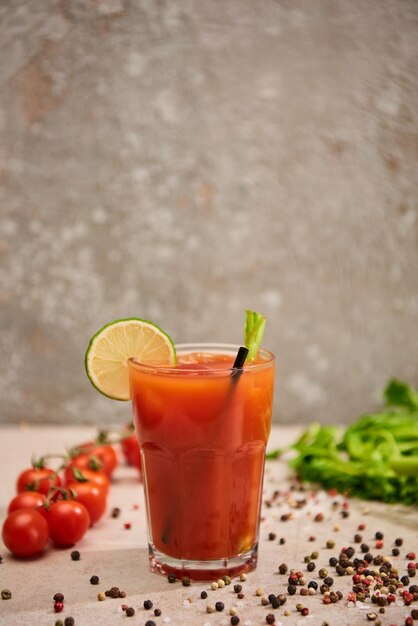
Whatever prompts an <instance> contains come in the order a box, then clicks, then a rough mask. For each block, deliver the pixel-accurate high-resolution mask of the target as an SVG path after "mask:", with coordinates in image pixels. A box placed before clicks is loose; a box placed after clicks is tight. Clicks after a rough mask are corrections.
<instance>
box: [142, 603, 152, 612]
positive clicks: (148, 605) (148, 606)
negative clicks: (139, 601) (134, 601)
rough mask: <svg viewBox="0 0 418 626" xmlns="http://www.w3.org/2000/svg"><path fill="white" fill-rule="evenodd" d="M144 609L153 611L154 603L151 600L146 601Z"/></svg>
mask: <svg viewBox="0 0 418 626" xmlns="http://www.w3.org/2000/svg"><path fill="white" fill-rule="evenodd" d="M143 606H144V609H146V610H147V611H149V610H150V609H152V607H153V606H154V605H153V603H152V602H151V600H144V605H143Z"/></svg>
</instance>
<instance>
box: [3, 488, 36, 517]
mask: <svg viewBox="0 0 418 626" xmlns="http://www.w3.org/2000/svg"><path fill="white" fill-rule="evenodd" d="M45 500H46V498H45V496H44V494H43V493H39V492H38V491H22V493H19V494H18V495H17V496H15V497H14V498H13V500H11V502H10V504H9V508H8V509H7V513H12V512H13V511H17V510H18V509H38V508H39V507H41V506H42V505H43V504H44V503H45Z"/></svg>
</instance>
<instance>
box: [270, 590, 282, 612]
mask: <svg viewBox="0 0 418 626" xmlns="http://www.w3.org/2000/svg"><path fill="white" fill-rule="evenodd" d="M268 599H269V602H270V604H271V606H272V607H273V609H278V608H279V606H280V601H279V600H278V599H277V598H276V596H275V595H274V593H271V594H270V595H269V597H268Z"/></svg>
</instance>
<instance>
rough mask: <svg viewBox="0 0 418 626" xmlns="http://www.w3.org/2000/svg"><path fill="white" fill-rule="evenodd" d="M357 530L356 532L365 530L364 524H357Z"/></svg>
mask: <svg viewBox="0 0 418 626" xmlns="http://www.w3.org/2000/svg"><path fill="white" fill-rule="evenodd" d="M357 528H358V530H366V524H359V525H358V527H357Z"/></svg>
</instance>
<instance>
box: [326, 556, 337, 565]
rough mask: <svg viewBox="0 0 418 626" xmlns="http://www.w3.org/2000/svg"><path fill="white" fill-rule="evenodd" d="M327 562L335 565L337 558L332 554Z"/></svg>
mask: <svg viewBox="0 0 418 626" xmlns="http://www.w3.org/2000/svg"><path fill="white" fill-rule="evenodd" d="M328 563H329V564H330V565H331V566H332V567H335V565H337V563H338V559H336V558H335V556H332V557H331V558H330V559H329V561H328Z"/></svg>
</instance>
